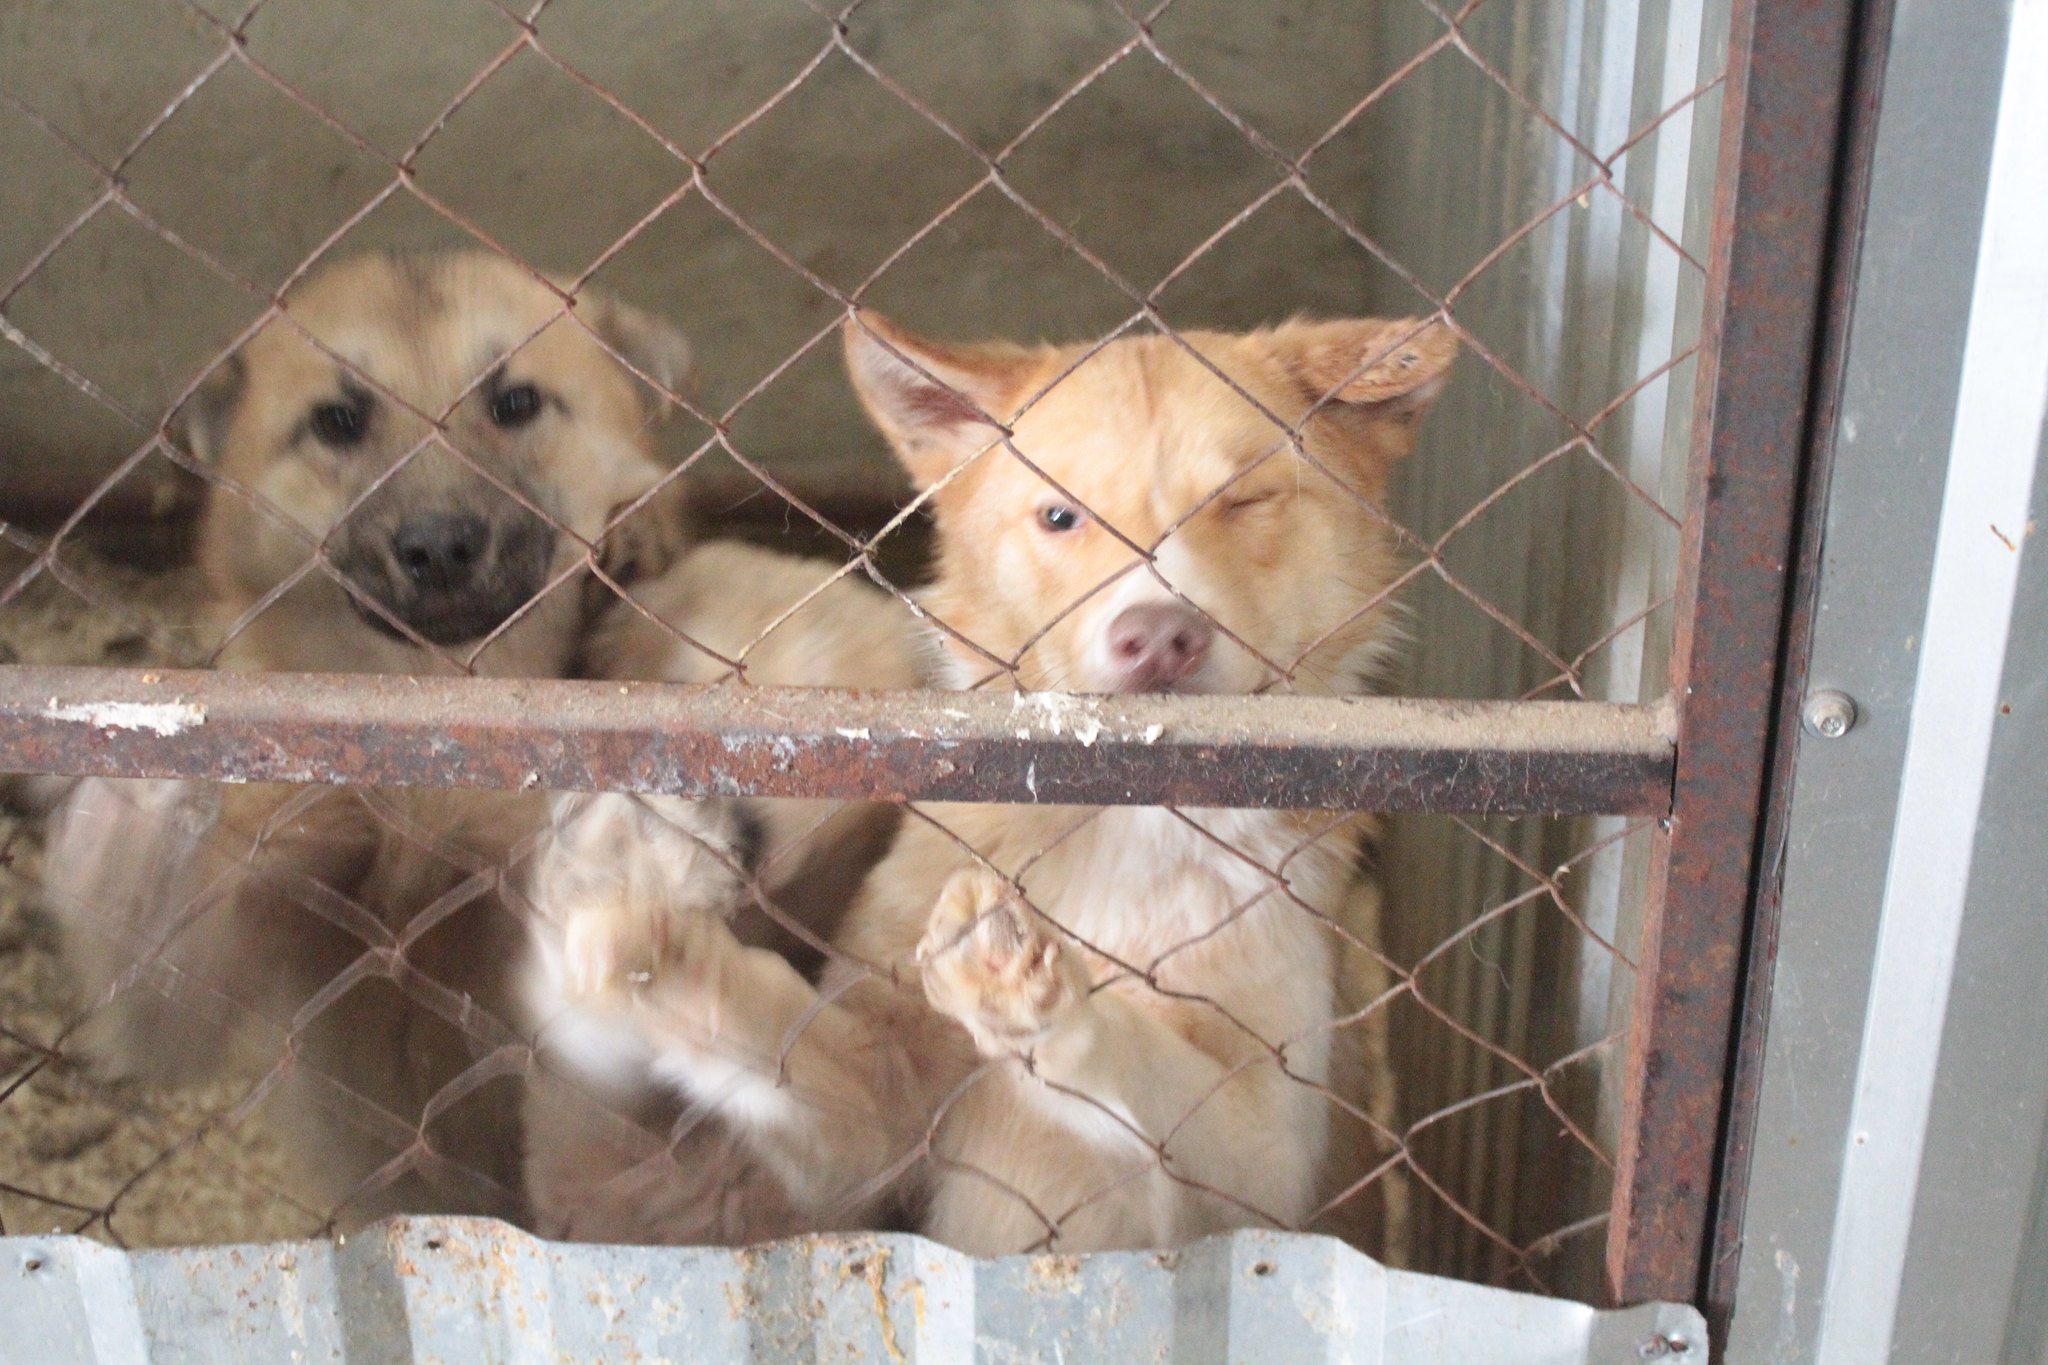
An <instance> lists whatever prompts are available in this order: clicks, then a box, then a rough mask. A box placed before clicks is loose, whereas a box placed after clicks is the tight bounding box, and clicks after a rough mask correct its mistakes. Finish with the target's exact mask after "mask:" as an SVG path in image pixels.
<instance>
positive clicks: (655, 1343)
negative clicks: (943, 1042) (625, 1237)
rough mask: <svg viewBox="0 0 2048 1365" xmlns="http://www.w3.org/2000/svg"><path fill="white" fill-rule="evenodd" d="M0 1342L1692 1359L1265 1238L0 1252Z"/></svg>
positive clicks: (1680, 1348) (480, 1226) (370, 1358)
mask: <svg viewBox="0 0 2048 1365" xmlns="http://www.w3.org/2000/svg"><path fill="white" fill-rule="evenodd" d="M0 1321H4V1322H6V1324H7V1327H8V1335H9V1338H10V1340H11V1341H14V1342H27V1341H33V1342H35V1343H36V1354H35V1359H36V1360H38V1361H39V1362H42V1365H144V1362H150V1363H151V1365H173V1362H176V1363H177V1365H186V1362H193V1363H194V1365H196V1362H200V1361H228V1360H236V1361H241V1360H248V1361H257V1360H265V1361H268V1360H278V1361H283V1360H291V1361H298V1362H303V1363H304V1365H323V1363H328V1362H331V1363H333V1365H339V1362H344V1361H346V1362H350V1365H373V1363H374V1365H384V1362H391V1363H392V1365H398V1363H399V1362H415V1361H416V1362H427V1361H435V1362H443V1363H444V1365H459V1363H461V1362H485V1361H489V1362H505V1363H506V1365H515V1363H516V1365H525V1363H526V1362H532V1363H533V1365H541V1362H555V1361H562V1360H621V1361H624V1360H647V1361H679V1362H680V1361H688V1362H692V1365H719V1362H726V1361H731V1362H742V1361H749V1362H761V1363H762V1365H768V1362H776V1363H778V1365H780V1362H792V1363H793V1362H804V1361H825V1360H831V1361H874V1362H887V1365H911V1362H930V1363H931V1365H953V1362H960V1363H961V1365H966V1362H970V1361H981V1362H990V1365H998V1363H1000V1365H1024V1362H1032V1363H1033V1365H1036V1362H1045V1365H1054V1363H1055V1362H1081V1361H1137V1360H1157V1361H1177V1362H1223V1361H1230V1362H1244V1363H1245V1365H1254V1363H1256V1365H1266V1363H1267V1362H1279V1361H1290V1362H1291V1361H1312V1360H1328V1361H1359V1362H1367V1361H1370V1362H1377V1363H1378V1365H1423V1362H1437V1361H1446V1360H1456V1361H1460V1362H1466V1363H1467V1365H1495V1363H1496V1362H1497V1363H1498V1365H1638V1363H1639V1362H1641V1361H1644V1360H1657V1361H1663V1362H1667V1365H1706V1360H1707V1345H1706V1335H1705V1324H1704V1323H1703V1322H1702V1321H1701V1319H1700V1316H1699V1314H1698V1313H1697V1312H1695V1311H1694V1310H1692V1309H1691V1308H1688V1307H1684V1306H1682V1305H1674V1304H1647V1305H1644V1306H1642V1307H1640V1308H1633V1309H1627V1310H1623V1311H1618V1312H1607V1313H1602V1312H1596V1311H1595V1310H1593V1309H1591V1308H1588V1307H1586V1306H1585V1305H1583V1304H1577V1303H1570V1302H1566V1301H1563V1300H1558V1299H1546V1298H1541V1297H1538V1296H1536V1295H1533V1294H1517V1293H1512V1292H1509V1291H1507V1290H1502V1289H1487V1288H1482V1287H1480V1286H1478V1285H1470V1284H1464V1283H1460V1282H1458V1281H1455V1280H1444V1279H1436V1278H1433V1277H1430V1276H1426V1275H1414V1274H1408V1273H1405V1272H1402V1271H1398V1270H1389V1269H1387V1268H1385V1267H1383V1266H1381V1265H1379V1264H1378V1263H1376V1262H1374V1261H1372V1260H1371V1259H1369V1258H1367V1257H1365V1256H1363V1255H1361V1254H1359V1253H1358V1252H1356V1251H1353V1250H1351V1249H1350V1248H1348V1247H1346V1246H1344V1245H1343V1244H1342V1243H1340V1242H1336V1241H1334V1240H1332V1239H1330V1238H1326V1237H1311V1236H1304V1235H1301V1234H1294V1233H1274V1232H1238V1233H1234V1234H1231V1235H1229V1236H1227V1237H1211V1238H1207V1239H1205V1240H1203V1241H1200V1242H1196V1243H1194V1244H1192V1245H1190V1246H1188V1247H1185V1248H1182V1249H1181V1250H1179V1251H1175V1252H1153V1251H1144V1252H1103V1253H1097V1254H1094V1255H1089V1256H1009V1257H1004V1258H1001V1259H998V1260H976V1259H974V1258H972V1257H968V1256H964V1255H962V1254H960V1253H959V1252H956V1251H952V1250H949V1249H947V1248H945V1247H942V1246H939V1245H938V1244H937V1243H934V1242H929V1241H926V1240H925V1239H923V1238H921V1237H913V1236H909V1235H904V1234H879V1235H844V1236H820V1237H807V1238H799V1239H796V1240H793V1241H788V1242H778V1243H774V1244H771V1245H767V1246H760V1247H749V1248H745V1249H742V1250H737V1251H731V1250H725V1249H722V1248H705V1247H613V1246H590V1245H573V1244H560V1243H550V1242H542V1241H539V1240H537V1239H535V1238H533V1237H530V1236H528V1235H527V1234H525V1233H523V1232H520V1231H518V1230H516V1229H514V1228H512V1227H510V1226H508V1225H506V1224H503V1223H497V1222H493V1221H490V1220H487V1219H464V1218H412V1219H396V1220H392V1221H390V1222H386V1223H380V1224H376V1225H374V1226H372V1227H370V1228H368V1229H365V1230H364V1231H363V1232H362V1233H359V1234H357V1235H355V1236H352V1237H349V1238H347V1239H345V1240H337V1241H335V1242H288V1243H274V1244H271V1245H268V1246H230V1247H193V1248H185V1249H180V1250H167V1251H144V1252H132V1253H124V1252H121V1251H118V1250H115V1249H113V1248H110V1247H106V1246H102V1245H99V1244H97V1243H94V1242H88V1241H84V1240H82V1239H79V1238H70V1237H51V1238H37V1237H12V1238H0Z"/></svg>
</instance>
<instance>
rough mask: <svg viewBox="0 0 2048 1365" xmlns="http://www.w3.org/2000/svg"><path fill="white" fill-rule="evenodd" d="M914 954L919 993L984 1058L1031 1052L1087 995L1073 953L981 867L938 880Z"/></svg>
mask: <svg viewBox="0 0 2048 1365" xmlns="http://www.w3.org/2000/svg"><path fill="white" fill-rule="evenodd" d="M917 960H918V963H919V964H920V966H921V967H922V968H923V971H924V992H925V998H926V999H928V1000H930V1001H931V1003H932V1007H933V1008H934V1009H936V1010H938V1011H940V1012H941V1013H943V1014H948V1015H951V1016H952V1017H953V1018H955V1019H958V1020H959V1021H960V1022H961V1023H962V1024H965V1025H966V1026H967V1031H968V1032H969V1033H971V1034H973V1035H974V1041H975V1042H976V1044H977V1045H979V1046H980V1048H981V1050H982V1052H983V1054H984V1055H987V1056H991V1057H1000V1056H1013V1055H1018V1054H1022V1053H1026V1052H1029V1051H1031V1050H1032V1048H1034V1047H1035V1046H1036V1045H1037V1044H1039V1043H1041V1042H1043V1041H1044V1040H1045V1038H1046V1037H1047V1036H1048V1035H1050V1034H1051V1033H1052V1032H1053V1030H1054V1029H1056V1028H1057V1027H1059V1025H1060V1024H1061V1023H1062V1022H1064V1021H1065V1020H1066V1019H1067V1018H1068V1017H1069V1016H1070V1015H1072V1014H1073V1013H1074V1012H1075V1011H1076V1010H1079V1009H1081V1008H1082V1007H1083V1006H1084V1005H1085V1004H1086V1003H1087V1000H1088V974H1087V970H1086V968H1085V967H1083V965H1082V964H1081V961H1080V959H1079V955H1078V954H1077V953H1075V952H1074V951H1073V950H1072V949H1070V948H1068V947H1067V946H1066V945H1065V944H1064V943H1062V942H1061V941H1060V939H1059V937H1058V936H1057V934H1056V933H1055V932H1054V930H1053V929H1052V927H1051V926H1050V925H1048V924H1047V923H1046V922H1045V921H1044V920H1043V919H1042V918H1041V917H1040V916H1039V915H1037V914H1036V913H1034V912H1033V911H1032V910H1031V908H1030V907H1029V906H1027V905H1025V904H1024V902H1023V901H1022V900H1021V899H1020V898H1019V897H1018V896H1017V893H1016V892H1015V890H1014V889H1013V888H1012V887H1011V886H1010V884H1009V883H1008V882H1005V881H1004V880H1003V879H1002V878H1001V877H998V876H996V875H995V874H994V873H993V872H990V871H988V870H987V869H985V868H979V867H975V868H968V869H966V870H964V871H961V872H956V873H954V874H953V877H952V880H950V881H948V882H947V883H946V887H945V890H943V891H941V892H940V893H939V899H938V904H936V905H935V906H933V908H932V917H931V922H930V924H929V925H928V926H927V927H926V930H925V936H924V941H923V942H922V943H920V944H919V945H918V947H917Z"/></svg>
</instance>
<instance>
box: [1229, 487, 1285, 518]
mask: <svg viewBox="0 0 2048 1365" xmlns="http://www.w3.org/2000/svg"><path fill="white" fill-rule="evenodd" d="M1279 498H1280V490H1279V489H1277V488H1275V489H1268V490H1266V491H1265V492H1263V493H1240V494H1237V495H1235V496H1232V495H1229V494H1225V495H1224V497H1223V499H1222V504H1223V515H1224V516H1226V517H1232V516H1236V515H1237V514H1238V513H1239V512H1243V511H1245V510H1247V509H1249V508H1253V507H1263V506H1265V505H1267V504H1268V503H1272V502H1277V501H1278V500H1279Z"/></svg>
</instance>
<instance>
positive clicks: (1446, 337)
mask: <svg viewBox="0 0 2048 1365" xmlns="http://www.w3.org/2000/svg"><path fill="white" fill-rule="evenodd" d="M1274 341H1275V343H1276V344H1277V345H1278V347H1279V349H1280V352H1281V354H1282V356H1283V357H1284V358H1285V359H1286V362H1287V365H1288V368H1289V369H1290V370H1291V371H1292V372H1293V373H1294V376H1295V378H1296V379H1297V380H1299V381H1300V383H1301V386H1302V388H1303V390H1304V391H1305V392H1306V393H1307V396H1308V400H1309V402H1310V403H1314V404H1323V403H1325V402H1326V400H1327V402H1328V403H1339V404H1343V405H1344V406H1346V407H1348V408H1352V409H1363V410H1365V411H1366V412H1368V413H1370V415H1372V416H1375V417H1384V418H1393V419H1396V420H1399V421H1403V422H1406V423H1408V424H1409V425H1411V426H1412V425H1413V424H1414V423H1416V422H1419V421H1420V420H1421V419H1422V415H1423V414H1424V413H1426V412H1428V411H1429V408H1430V405H1431V404H1432V403H1434V402H1436V400H1437V396H1438V395H1439V394H1441V393H1442V392H1443V389H1444V384H1445V382H1446V381H1447V380H1449V378H1450V373H1451V362H1452V361H1454V360H1456V359H1457V357H1458V338H1457V334H1456V333H1454V332H1452V331H1451V329H1450V328H1449V327H1448V326H1446V325H1445V324H1444V322H1443V321H1442V320H1441V319H1438V318H1399V319H1394V320H1388V319H1384V318H1349V319H1345V320H1343V321H1338V322H1294V323H1289V324H1287V325H1286V326H1284V327H1281V328H1279V329H1278V330H1277V331H1276V332H1275V333H1274Z"/></svg>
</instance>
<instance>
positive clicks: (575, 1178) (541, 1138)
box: [526, 542, 921, 1245]
mask: <svg viewBox="0 0 2048 1365" xmlns="http://www.w3.org/2000/svg"><path fill="white" fill-rule="evenodd" d="M633 596H634V598H635V601H636V602H637V603H638V604H639V608H636V607H635V606H633V605H631V604H627V603H621V604H619V605H618V606H617V607H615V608H613V610H612V612H611V614H610V616H609V618H608V619H607V621H606V622H605V624H604V625H603V626H602V627H601V628H600V629H599V630H598V631H597V633H596V635H595V637H594V638H593V640H592V643H591V657H592V662H593V664H594V666H595V668H596V670H597V671H598V672H599V673H600V674H601V675H602V676H604V677H608V678H644V679H659V680H666V681H670V682H684V683H700V684H710V683H721V682H727V681H728V680H730V679H731V677H732V673H733V670H732V669H731V668H730V667H728V665H727V664H726V663H725V662H724V661H725V660H733V661H739V662H743V664H744V669H745V676H746V679H747V681H749V682H751V683H754V684H760V685H774V686H781V687H871V688H904V687H914V686H917V685H918V684H919V682H920V681H921V678H920V670H919V667H918V653H919V649H918V646H919V643H920V641H919V638H918V633H917V626H916V620H915V618H914V617H913V616H912V615H911V613H910V611H909V609H908V607H906V606H905V605H904V604H903V603H902V602H901V601H900V600H898V599H896V598H893V597H890V596H887V595H885V594H883V593H881V592H879V591H877V590H876V589H874V588H873V587H871V586H869V585H868V584H867V583H865V582H861V581H856V580H854V579H852V578H851V577H845V576H842V577H838V578H835V577H834V571H833V567H832V566H831V565H828V564H825V563H822V562H820V561H816V560H804V559H793V558H790V557H788V556H785V555H778V554H774V553H771V552H770V551H767V550H761V549H756V548H753V547H751V546H746V545H739V544H733V543H720V542H713V543H710V544H706V545H702V546H699V547H698V548H697V549H695V550H693V551H691V552H690V553H689V554H688V555H687V556H685V557H684V559H683V560H682V562H681V563H679V564H678V565H676V566H675V568H674V569H672V570H671V571H670V572H669V573H668V574H667V575H666V576H665V577H663V578H661V579H659V580H658V581H656V582H654V583H652V584H649V585H647V586H646V587H644V588H636V589H635V590H634V594H633ZM641 608H644V611H643V610H641ZM648 613H651V615H652V617H654V618H658V620H656V619H650V617H649V614H648ZM692 642H694V643H692ZM699 646H702V648H700V647H699ZM732 695H733V704H734V705H735V706H745V705H747V701H746V694H745V693H744V692H743V691H735V692H734V693H733V694H732ZM555 809H556V817H557V819H556V825H555V829H554V832H553V834H552V836H551V837H550V839H549V841H548V842H547V843H546V844H545V845H544V846H543V849H542V851H541V852H540V853H538V854H537V855H536V858H535V866H534V880H533V889H532V897H533V901H534V904H535V905H536V906H537V907H538V908H539V909H540V910H541V911H543V912H544V913H543V917H542V918H541V919H539V920H537V921H536V926H535V936H534V957H533V960H532V962H531V964H530V965H529V968H528V971H527V998H528V1001H529V1005H530V1009H531V1012H532V1015H533V1017H534V1018H535V1020H536V1021H537V1024H538V1034H539V1039H540V1042H541V1043H542V1046H543V1048H544V1054H545V1056H546V1058H547V1061H548V1064H549V1066H548V1069H549V1071H550V1072H551V1073H553V1074H552V1075H551V1077H550V1078H548V1079H546V1080H544V1081H540V1082H537V1083H536V1084H535V1085H534V1086H533V1088H532V1090H531V1091H530V1093H529V1100H528V1103H527V1109H526V1125H527V1128H526V1131H527V1159H526V1174H527V1190H528V1194H529V1196H530V1198H531V1200H532V1204H533V1213H534V1221H535V1225H536V1228H537V1230H538V1231H540V1232H541V1233H542V1235H544V1236H552V1237H566V1238H575V1239H579V1240H583V1241H599V1242H631V1243H640V1244H645V1243H689V1244H702V1243H719V1244H726V1245H739V1244H744V1243H747V1242H755V1241H761V1240H765V1239H767V1238H772V1237H778V1236H782V1235H785V1234H789V1233H794V1232H800V1231H803V1230H805V1228H806V1226H807V1223H806V1220H805V1219H804V1218H803V1217H802V1216H801V1214H800V1213H799V1212H798V1211H797V1210H795V1209H794V1208H792V1207H791V1206H790V1204H789V1203H788V1201H787V1200H786V1199H785V1198H784V1197H783V1195H782V1192H781V1190H780V1188H779V1186H778V1185H777V1183H776V1182H775V1180H774V1179H773V1177H772V1176H771V1175H770V1174H769V1173H768V1172H767V1171H765V1170H764V1169H763V1168H761V1167H760V1165H759V1163H757V1162H755V1161H753V1160H752V1159H751V1158H749V1157H748V1156H747V1155H746V1153H745V1152H744V1151H743V1150H742V1149H741V1148H740V1147H739V1146H738V1145H737V1144H736V1143H735V1141H734V1134H733V1131H732V1129H731V1127H730V1126H729V1125H728V1124H727V1123H725V1122H724V1121H723V1120H722V1119H720V1118H718V1117H716V1116H712V1115H708V1114H705V1113H703V1112H702V1111H701V1110H700V1111H699V1112H696V1113H693V1114H686V1113H685V1112H684V1111H683V1110H682V1109H681V1107H680V1106H679V1105H678V1103H677V1101H676V1095H675V1088H674V1086H673V1084H672V1083H671V1082H670V1081H669V1080H668V1079H667V1078H665V1077H664V1076H662V1075H661V1074H660V1073H659V1071H658V1065H657V1064H658V1062H659V1056H658V1054H657V1052H656V1050H655V1049H654V1048H653V1047H651V1046H650V1040H649V1038H648V1036H647V1034H646V1033H645V1031H644V1030H643V1029H642V1028H641V1027H640V1025H639V1024H638V1022H637V1021H636V1020H635V1018H634V1017H633V1015H632V1012H631V1010H630V1009H624V1010H622V1009H620V1008H618V1007H617V1002H616V1001H614V1000H612V999H611V998H610V997H609V996H608V995H607V994H606V993H605V991H604V990H603V986H604V984H605V983H608V982H612V981H618V980H624V981H628V982H630V981H632V980H634V979H635V978H636V977H651V974H652V973H653V972H655V971H657V970H659V969H660V967H661V964H662V962H663V961H664V960H665V959H666V958H667V956H668V954H669V949H670V947H671V946H672V945H671V944H670V942H669V939H668V935H669V931H670V929H671V928H672V927H675V926H679V925H682V926H687V925H689V924H691V923H693V922H695V921H696V920H698V919H709V920H712V921H715V922H718V923H720V924H721V927H723V925H725V924H727V923H729V924H730V925H731V929H730V932H731V933H733V934H734V935H736V938H737V940H738V941H739V942H742V943H745V944H748V945H750V946H751V947H752V948H753V949H755V950H758V951H767V952H771V953H777V954H780V955H782V956H783V957H785V958H794V959H795V960H797V961H798V962H799V963H805V962H809V961H812V960H815V958H816V957H817V956H818V954H817V951H816V946H815V945H819V944H822V943H823V942H824V939H825V937H826V936H829V935H830V934H831V933H832V931H833V929H834V928H835V927H836V921H837V917H838V916H839V914H840V913H841V912H842V911H843V910H844V909H845V907H846V904H847V902H848V900H849V899H851V897H852V895H853V893H854V891H855V890H856V888H857V887H858V886H859V884H860V881H861V878H862V877H863V876H864V875H865V874H866V872H867V870H868V869H869V868H870V867H872V866H873V865H874V863H875V860H876V859H877V858H879V857H880V856H881V854H882V852H883V851H884V849H885V848H886V847H887V844H888V840H889V836H890V834H891V833H892V832H893V831H894V829H895V826H896V811H895V809H894V808H893V807H889V806H883V805H865V804H858V803H836V802H829V801H787V800H726V801H683V800H677V799H674V798H669V797H636V796H623V795H598V796H563V797H558V798H557V799H556V802H555ZM565 906H578V907H588V908H591V909H592V910H593V913H583V914H576V915H572V916H570V917H569V918H568V919H567V921H566V923H565V924H563V925H562V926H561V928H562V929H565V930H566V934H564V933H563V932H560V931H559V930H558V929H557V927H556V926H555V925H553V924H551V923H549V922H547V919H546V917H545V916H546V913H547V912H551V911H553V910H554V909H557V908H559V907H565ZM615 954H623V955H622V956H615ZM592 1100H595V1101H596V1102H597V1103H596V1104H595V1105H593V1104H592V1103H590V1101H592Z"/></svg>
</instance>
